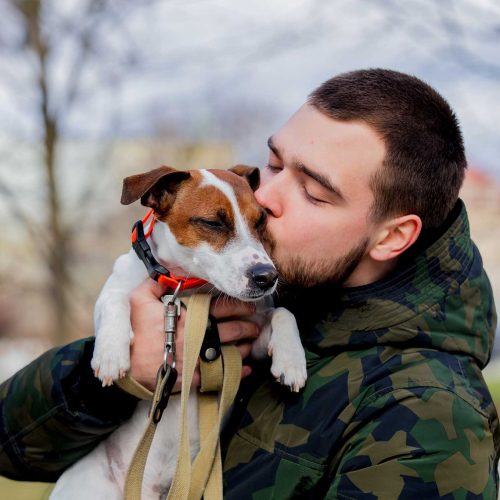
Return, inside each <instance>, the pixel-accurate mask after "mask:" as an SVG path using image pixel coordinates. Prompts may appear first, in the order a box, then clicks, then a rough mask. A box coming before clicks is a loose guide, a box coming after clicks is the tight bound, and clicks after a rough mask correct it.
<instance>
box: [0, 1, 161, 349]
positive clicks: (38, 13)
mask: <svg viewBox="0 0 500 500" xmlns="http://www.w3.org/2000/svg"><path fill="white" fill-rule="evenodd" d="M150 3H151V2H148V1H137V0H134V1H132V0H130V1H121V2H113V1H111V0H81V1H67V2H66V1H65V2H58V1H56V0H2V1H1V2H0V9H1V11H0V16H1V17H2V19H3V21H2V24H3V29H2V31H1V32H0V56H1V58H2V60H3V63H4V64H3V68H2V78H1V81H0V91H2V92H3V93H4V94H6V95H7V101H5V103H9V105H10V110H12V109H13V110H14V111H13V112H12V111H11V114H12V115H13V117H12V118H13V120H16V121H17V122H18V124H17V127H18V132H19V136H22V135H23V134H24V136H25V137H26V136H27V137H31V140H32V138H33V137H35V138H37V139H39V143H40V145H41V146H40V147H38V146H37V145H33V148H35V149H36V151H37V157H38V159H37V162H36V163H37V165H38V166H39V168H40V170H41V171H42V172H43V176H41V178H42V179H43V189H42V191H43V194H42V197H43V205H44V213H45V217H44V218H45V222H44V223H42V224H40V223H39V221H40V214H38V213H32V212H31V211H30V207H28V208H27V207H26V204H25V203H23V201H22V200H23V198H22V197H20V196H19V193H18V192H16V190H15V189H13V188H12V186H11V184H9V182H6V180H7V179H6V178H5V177H3V178H1V179H0V193H1V194H2V195H3V196H4V197H5V198H7V200H8V206H9V208H10V210H11V214H12V215H13V217H14V220H17V221H19V222H20V223H21V224H22V225H24V227H25V229H26V230H27V231H28V233H29V234H30V236H31V238H32V240H33V243H34V247H35V248H37V249H38V250H39V251H40V258H41V260H42V267H43V268H44V269H45V270H46V271H47V277H48V282H49V283H48V294H47V298H48V299H49V300H50V302H51V304H52V307H51V308H52V311H53V318H54V325H53V332H54V335H53V337H54V338H53V341H54V342H57V343H59V342H62V341H64V340H65V338H66V337H67V335H68V333H69V331H70V328H71V327H72V325H71V319H72V310H73V309H74V307H73V304H72V302H74V301H73V300H71V299H70V297H72V296H73V293H72V291H74V290H72V288H73V287H72V280H71V269H70V257H71V253H72V241H73V239H74V236H75V233H76V232H77V231H79V230H80V228H81V221H82V220H83V218H82V214H84V213H85V209H86V208H87V207H88V206H89V205H90V204H91V203H92V200H93V199H94V198H95V196H96V193H97V191H98V190H99V185H101V184H102V182H96V179H98V177H97V175H96V174H97V168H102V167H103V164H102V163H100V164H98V165H94V166H93V167H92V166H91V165H78V166H76V167H73V168H87V169H88V173H86V175H82V176H81V178H82V179H84V182H85V186H83V187H82V188H81V189H80V195H79V197H78V199H77V200H72V205H73V207H74V208H75V207H76V208H78V214H76V213H75V211H72V213H71V215H70V214H69V213H68V211H67V210H66V208H67V207H66V206H65V204H64V202H63V194H64V193H63V190H64V186H63V183H62V182H61V172H62V167H63V166H62V165H61V155H60V149H61V143H62V137H63V135H66V136H68V135H70V134H71V119H72V116H73V115H74V113H75V110H77V109H78V110H81V109H83V108H84V107H85V106H86V105H87V104H89V105H92V103H95V102H97V103H100V104H102V105H108V106H109V108H110V113H109V115H108V116H109V117H110V119H109V122H108V123H106V124H105V125H104V127H105V128H108V130H109V129H112V118H111V117H112V116H114V115H113V113H112V110H113V107H114V108H115V109H118V105H119V103H118V102H117V101H118V97H119V96H118V95H117V92H118V90H119V85H120V81H121V79H122V78H124V77H125V75H126V74H127V73H128V72H129V71H131V70H132V69H133V67H134V64H135V61H136V59H137V58H136V49H137V47H135V46H134V42H133V39H132V38H131V37H130V36H128V33H127V31H126V29H125V28H124V24H123V23H122V20H123V17H124V12H129V13H130V12H131V11H133V10H134V9H138V8H142V7H144V6H147V5H149V4H150ZM111 102H113V104H111ZM93 105H95V104H93ZM8 112H9V108H7V113H8ZM89 116H91V113H89ZM115 118H116V116H115ZM15 126H16V124H14V127H15ZM95 126H96V128H98V127H99V125H98V124H95ZM23 129H24V130H23ZM63 132H64V133H63ZM32 142H33V141H32ZM35 142H37V141H35ZM10 166H11V167H12V166H13V165H12V164H11V165H10ZM96 167H97V168H96ZM21 168H22V167H21ZM14 169H15V167H14ZM11 172H12V174H11V175H15V173H16V172H15V170H13V171H11ZM99 176H101V174H100V173H99ZM38 191H39V190H38ZM37 194H38V195H39V194H40V193H39V192H38V193H33V192H31V193H27V196H29V197H36V196H37Z"/></svg>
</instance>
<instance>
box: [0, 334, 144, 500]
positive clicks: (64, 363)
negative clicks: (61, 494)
mask: <svg viewBox="0 0 500 500" xmlns="http://www.w3.org/2000/svg"><path fill="white" fill-rule="evenodd" d="M93 345H94V342H93V339H84V340H81V341H78V342H74V343H72V344H69V345H67V346H64V347H60V348H54V349H52V350H50V351H48V352H46V353H45V354H43V355H42V356H40V357H39V358H38V359H37V360H35V361H34V362H33V363H31V364H29V365H28V366H27V367H25V368H24V369H23V370H21V371H20V372H18V373H17V374H16V375H14V376H13V377H12V378H10V379H9V380H7V381H6V382H4V383H3V384H1V385H0V443H1V447H0V475H3V476H6V477H9V478H11V479H18V480H31V481H55V480H56V479H57V478H58V477H59V475H60V474H61V473H62V472H63V471H64V470H65V469H66V468H67V467H69V465H71V464H72V463H73V462H75V461H76V460H78V459H79V458H81V457H82V456H84V455H85V454H87V453H88V452H89V451H90V450H92V449H93V448H94V447H95V446H96V445H97V444H98V443H99V441H100V440H101V439H104V438H105V437H107V436H108V435H109V434H110V433H111V432H112V431H113V430H115V429H116V428H117V427H118V425H119V424H120V423H121V422H123V421H124V420H125V419H126V418H127V417H129V416H130V415H131V414H132V412H133V410H134V408H135V403H136V400H135V398H132V397H131V396H129V395H127V394H125V393H122V392H121V391H120V390H119V389H117V388H116V387H111V388H103V387H102V386H101V385H100V383H99V382H98V379H96V378H95V377H94V375H93V374H92V372H91V369H90V359H91V355H92V351H93ZM0 496H1V495H0Z"/></svg>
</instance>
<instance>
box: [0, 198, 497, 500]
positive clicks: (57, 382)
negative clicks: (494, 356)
mask: <svg viewBox="0 0 500 500" xmlns="http://www.w3.org/2000/svg"><path fill="white" fill-rule="evenodd" d="M323 292H324V293H322V295H321V296H319V297H314V300H312V301H311V300H308V299H307V297H306V298H304V297H302V298H301V297H298V298H296V300H295V301H292V302H290V304H291V306H290V307H291V309H292V310H293V311H294V313H296V315H297V318H298V320H299V325H300V327H301V334H302V336H303V341H304V345H305V347H306V350H307V357H308V376H309V380H308V383H307V386H306V387H305V390H304V391H303V392H301V393H300V394H291V393H288V392H287V391H285V390H283V388H282V387H280V386H279V385H278V384H276V383H275V382H274V381H272V380H270V379H269V376H268V373H269V372H268V371H267V370H264V369H260V370H257V369H256V370H254V373H255V374H256V375H255V376H254V377H252V378H250V379H248V380H247V381H245V384H244V387H242V390H241V392H240V397H239V398H238V399H237V401H236V403H235V409H234V411H233V416H232V419H231V420H230V422H229V424H228V425H227V427H226V429H225V432H224V434H223V444H224V455H225V458H224V481H225V497H226V498H228V499H238V500H244V499H246V498H252V499H266V500H267V499H285V498H301V499H302V498H314V499H317V498H339V499H357V498H368V499H369V498H382V499H391V498H417V497H418V498H425V499H431V498H447V499H448V498H449V499H455V498H456V499H459V498H460V499H462V498H463V499H466V498H467V499H469V498H488V499H490V498H491V499H493V498H497V472H496V471H497V462H498V450H499V442H500V441H499V430H498V418H497V414H496V411H495V408H494V406H493V403H492V400H491V397H490V395H489V392H488V389H487V387H486V384H485V382H484V380H483V378H482V374H481V369H482V368H483V367H484V366H485V365H486V363H487V362H488V360H489V357H490V354H491V348H492V343H493V335H494V330H495V325H496V316H495V310H494V304H493V298H492V293H491V288H490V285H489V282H488V279H487V277H486V275H485V273H484V270H483V268H482V263H481V257H480V255H479V253H478V251H477V249H476V247H475V246H474V244H473V243H472V241H471V240H470V237H469V231H468V222H467V215H466V212H465V208H464V207H463V204H462V203H461V202H460V203H459V204H458V205H457V207H456V209H455V210H454V212H453V214H452V215H451V216H450V220H449V222H448V223H447V224H446V225H445V226H444V228H443V230H442V231H441V234H439V235H434V237H433V239H432V241H431V242H430V243H427V244H424V243H422V245H421V246H420V247H419V248H417V247H416V248H415V250H414V251H413V252H411V253H408V255H407V256H406V258H405V259H404V261H402V262H401V265H400V266H399V268H398V270H397V271H396V272H395V273H393V274H392V275H391V276H389V277H387V278H386V279H384V280H381V281H379V282H377V283H374V284H372V285H367V286H363V287H359V288H351V289H345V290H343V291H342V292H340V293H334V292H333V291H332V292H331V293H329V292H328V291H323ZM287 305H289V304H287ZM91 349H92V341H91V340H83V341H79V342H76V343H73V344H70V345H69V346H65V347H63V348H59V349H55V350H53V351H51V352H49V353H47V354H45V355H44V356H42V357H41V358H39V360H37V361H35V362H33V363H32V364H31V365H29V366H28V367H27V368H26V369H24V370H23V371H21V372H19V373H18V374H17V375H16V376H14V377H13V378H12V379H10V380H9V381H7V382H5V383H4V384H3V385H2V386H0V439H1V443H2V448H1V449H0V474H4V475H7V476H9V477H12V478H23V479H38V480H48V481H50V480H53V479H55V478H57V476H58V475H59V474H60V473H61V472H62V470H64V468H65V467H67V466H68V465H70V464H71V463H72V462H73V461H74V460H76V459H78V458H79V457H80V456H82V455H83V454H85V453H87V452H88V451H89V450H90V449H91V448H92V447H93V446H95V445H96V443H97V441H99V440H100V439H101V438H103V437H105V436H107V435H108V434H109V432H111V431H112V430H113V429H114V428H116V426H117V425H119V423H120V422H121V421H122V420H123V419H125V418H127V417H128V416H129V415H130V414H131V412H132V411H133V408H134V403H135V401H134V400H133V398H132V397H131V396H128V395H125V394H123V393H120V391H119V390H118V389H116V388H106V389H102V388H101V387H100V386H99V385H98V384H97V383H96V381H95V379H93V376H92V374H91V372H90V369H89V367H88V364H89V359H90V353H91Z"/></svg>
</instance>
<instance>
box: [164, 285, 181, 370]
mask: <svg viewBox="0 0 500 500" xmlns="http://www.w3.org/2000/svg"><path fill="white" fill-rule="evenodd" d="M180 289H181V283H180V282H179V284H178V285H177V288H176V289H175V291H174V293H173V294H172V295H163V296H162V298H161V300H162V302H163V304H164V306H165V320H164V321H165V323H164V327H163V330H164V332H165V350H164V353H163V369H164V370H165V371H167V365H170V366H171V367H172V368H175V334H176V332H177V319H178V318H179V316H180V314H181V300H180V298H179V297H178V295H179V291H180Z"/></svg>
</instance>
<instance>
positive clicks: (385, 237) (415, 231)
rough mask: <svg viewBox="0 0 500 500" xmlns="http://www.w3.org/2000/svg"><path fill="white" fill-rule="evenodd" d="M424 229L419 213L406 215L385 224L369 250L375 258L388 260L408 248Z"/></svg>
mask: <svg viewBox="0 0 500 500" xmlns="http://www.w3.org/2000/svg"><path fill="white" fill-rule="evenodd" d="M421 231H422V220H421V219H420V217H419V216H418V215H404V216H402V217H397V218H395V219H391V220H389V221H387V223H384V224H383V227H382V228H381V230H380V232H379V234H378V236H377V240H376V242H375V244H374V245H373V246H372V248H371V250H370V251H369V255H370V257H371V258H372V259H373V260H377V261H380V262H382V261H388V260H390V259H394V258H395V257H398V256H399V255H401V254H402V253H403V252H405V251H406V250H408V248H410V247H411V246H412V245H413V244H414V243H415V241H417V238H418V237H419V235H420V232H421Z"/></svg>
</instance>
